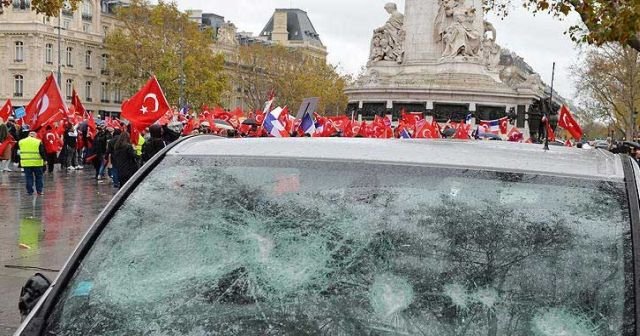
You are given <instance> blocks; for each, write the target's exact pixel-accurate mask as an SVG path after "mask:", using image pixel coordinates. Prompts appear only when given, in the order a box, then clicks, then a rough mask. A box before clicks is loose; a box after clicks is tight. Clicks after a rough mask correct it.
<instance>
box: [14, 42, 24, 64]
mask: <svg viewBox="0 0 640 336" xmlns="http://www.w3.org/2000/svg"><path fill="white" fill-rule="evenodd" d="M14 59H15V61H16V62H23V61H24V43H23V42H22V41H16V53H15V58H14Z"/></svg>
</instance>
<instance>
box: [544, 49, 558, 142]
mask: <svg viewBox="0 0 640 336" xmlns="http://www.w3.org/2000/svg"><path fill="white" fill-rule="evenodd" d="M555 79H556V62H553V70H552V71H551V96H550V97H549V108H548V109H547V111H546V112H545V116H546V118H547V124H548V125H549V128H551V118H550V117H551V116H550V113H551V109H552V108H553V82H554V80H555ZM544 134H545V136H544V150H546V151H548V150H549V132H548V130H547V128H546V127H545V131H544Z"/></svg>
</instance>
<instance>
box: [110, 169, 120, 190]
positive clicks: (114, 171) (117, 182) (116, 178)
mask: <svg viewBox="0 0 640 336" xmlns="http://www.w3.org/2000/svg"><path fill="white" fill-rule="evenodd" d="M111 178H112V179H113V187H114V188H120V175H118V170H117V169H116V167H113V168H111Z"/></svg>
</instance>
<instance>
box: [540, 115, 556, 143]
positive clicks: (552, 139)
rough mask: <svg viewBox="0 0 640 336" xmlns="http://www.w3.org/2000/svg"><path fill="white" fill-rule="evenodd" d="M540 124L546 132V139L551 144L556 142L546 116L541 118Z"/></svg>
mask: <svg viewBox="0 0 640 336" xmlns="http://www.w3.org/2000/svg"><path fill="white" fill-rule="evenodd" d="M542 122H543V123H544V127H545V130H546V131H547V139H549V141H552V142H553V141H556V134H555V132H553V128H551V124H550V123H549V118H547V116H544V117H542Z"/></svg>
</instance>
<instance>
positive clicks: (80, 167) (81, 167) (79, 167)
mask: <svg viewBox="0 0 640 336" xmlns="http://www.w3.org/2000/svg"><path fill="white" fill-rule="evenodd" d="M76 169H84V166H78V167H76Z"/></svg>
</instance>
